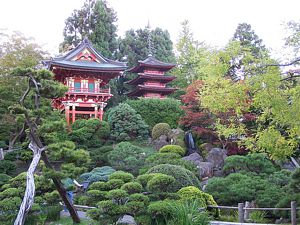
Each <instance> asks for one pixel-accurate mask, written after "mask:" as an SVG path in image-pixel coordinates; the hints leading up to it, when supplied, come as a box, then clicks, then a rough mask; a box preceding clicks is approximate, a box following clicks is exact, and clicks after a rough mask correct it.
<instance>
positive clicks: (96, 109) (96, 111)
mask: <svg viewBox="0 0 300 225" xmlns="http://www.w3.org/2000/svg"><path fill="white" fill-rule="evenodd" d="M95 118H96V119H97V118H98V106H95Z"/></svg>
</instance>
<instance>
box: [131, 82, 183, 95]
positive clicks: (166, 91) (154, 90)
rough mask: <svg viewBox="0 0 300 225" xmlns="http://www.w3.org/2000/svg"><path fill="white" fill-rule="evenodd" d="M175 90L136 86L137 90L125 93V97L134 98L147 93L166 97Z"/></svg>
mask: <svg viewBox="0 0 300 225" xmlns="http://www.w3.org/2000/svg"><path fill="white" fill-rule="evenodd" d="M176 90H177V89H176V88H169V87H159V86H145V85H137V88H136V89H134V90H133V91H131V92H129V93H127V95H128V96H131V97H134V96H141V95H142V94H143V93H149V92H150V93H161V94H164V95H168V94H171V93H173V92H174V91H176Z"/></svg>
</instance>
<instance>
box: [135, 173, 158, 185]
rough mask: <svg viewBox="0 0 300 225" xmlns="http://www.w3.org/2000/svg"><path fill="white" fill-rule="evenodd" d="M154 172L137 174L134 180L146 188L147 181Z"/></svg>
mask: <svg viewBox="0 0 300 225" xmlns="http://www.w3.org/2000/svg"><path fill="white" fill-rule="evenodd" d="M155 175H156V174H155V173H146V174H142V175H139V176H138V177H137V178H136V180H137V181H138V182H139V183H140V184H141V185H142V186H143V187H144V188H146V186H147V183H148V181H149V180H151V179H152V178H153V177H154V176H155Z"/></svg>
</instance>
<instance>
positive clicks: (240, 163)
mask: <svg viewBox="0 0 300 225" xmlns="http://www.w3.org/2000/svg"><path fill="white" fill-rule="evenodd" d="M223 170H224V172H225V173H226V174H229V173H236V172H241V171H246V172H253V173H256V174H262V173H265V174H271V173H273V172H275V171H276V168H275V166H274V165H273V163H272V162H271V161H270V160H269V159H268V158H267V156H266V155H265V154H262V153H252V154H248V155H246V156H240V155H233V156H229V157H227V158H226V159H225V164H224V168H223Z"/></svg>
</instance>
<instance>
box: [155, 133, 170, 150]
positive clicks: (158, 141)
mask: <svg viewBox="0 0 300 225" xmlns="http://www.w3.org/2000/svg"><path fill="white" fill-rule="evenodd" d="M152 144H153V146H154V148H155V149H156V150H159V149H161V148H162V147H163V146H165V145H168V144H169V142H168V137H167V136H166V135H161V136H160V137H159V138H158V139H156V140H154V141H153V142H152Z"/></svg>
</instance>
